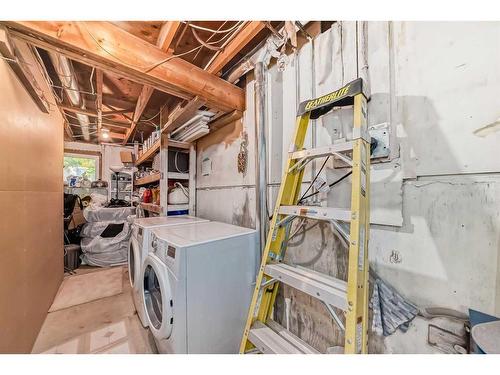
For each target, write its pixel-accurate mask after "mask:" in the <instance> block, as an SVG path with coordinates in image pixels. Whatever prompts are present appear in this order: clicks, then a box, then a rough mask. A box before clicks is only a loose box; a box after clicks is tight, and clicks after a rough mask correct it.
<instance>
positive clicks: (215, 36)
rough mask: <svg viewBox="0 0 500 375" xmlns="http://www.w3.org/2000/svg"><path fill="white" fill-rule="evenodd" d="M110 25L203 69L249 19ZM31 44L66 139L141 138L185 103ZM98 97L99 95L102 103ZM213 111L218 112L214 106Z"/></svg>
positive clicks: (259, 37)
mask: <svg viewBox="0 0 500 375" xmlns="http://www.w3.org/2000/svg"><path fill="white" fill-rule="evenodd" d="M112 24H113V25H115V26H118V27H119V28H120V29H122V30H124V31H126V32H127V33H129V34H130V38H140V39H141V40H143V41H146V42H148V43H149V44H151V45H154V46H156V47H159V48H161V49H163V50H164V51H166V52H167V53H168V54H171V55H172V56H174V57H175V56H178V57H175V58H180V59H183V60H185V61H187V62H189V63H191V64H193V65H196V66H197V67H199V68H202V69H206V68H207V67H208V66H209V65H210V64H211V63H212V62H213V60H214V58H215V57H217V56H218V55H219V54H220V53H222V52H223V47H224V46H226V45H227V44H228V43H229V42H230V41H231V40H233V39H234V38H235V37H236V36H237V35H238V33H239V32H241V30H242V29H244V28H245V27H247V26H249V24H250V22H246V21H189V22H187V21H167V22H165V21H147V22H142V21H117V22H112ZM280 24H282V22H280V21H277V22H269V23H264V22H263V23H262V26H261V27H259V29H258V32H256V33H255V35H254V36H253V37H252V39H251V40H250V41H249V42H248V43H245V44H244V45H242V46H241V49H240V50H239V52H238V53H236V54H235V55H234V56H233V57H232V59H230V60H229V61H228V62H226V64H225V65H224V66H221V67H220V69H217V70H216V71H214V72H211V73H213V74H216V75H219V76H220V75H221V73H223V72H224V71H227V70H229V69H230V68H231V67H232V65H233V64H235V63H236V62H238V61H240V60H241V58H242V57H244V56H245V54H246V53H247V52H248V51H251V50H252V49H253V48H255V47H256V46H257V45H258V44H259V43H261V42H262V41H263V40H264V39H265V38H266V37H267V36H269V35H270V33H271V30H270V28H269V27H266V26H265V25H269V26H271V27H278V26H280ZM169 33H170V35H168V34H169ZM169 38H170V39H169ZM165 44H168V45H165ZM34 48H36V52H37V53H38V56H39V57H40V60H41V62H42V63H43V65H44V67H45V69H46V72H47V78H48V79H47V80H48V81H49V84H50V85H51V86H52V88H53V90H54V93H55V97H56V99H57V101H58V103H57V104H58V105H59V108H60V109H61V111H62V113H63V114H64V117H65V119H66V121H67V130H66V138H67V139H68V140H75V141H80V142H89V143H99V141H103V142H104V141H107V142H109V141H111V142H114V143H122V144H131V143H134V142H141V141H142V140H143V139H145V138H147V137H148V136H149V135H150V134H151V132H152V131H154V130H155V129H156V128H159V127H160V126H161V125H164V124H165V122H166V121H167V118H168V114H169V113H171V112H172V110H173V109H174V108H175V107H176V106H179V104H180V103H183V102H185V101H184V99H182V98H179V97H177V96H174V95H170V94H167V93H165V92H162V91H159V90H152V93H149V95H148V93H147V92H143V91H147V88H146V89H145V86H144V85H142V84H140V83H137V82H134V81H132V80H130V79H127V78H124V77H121V76H120V75H119V74H117V73H116V72H113V73H112V72H109V71H106V70H100V69H96V68H94V67H92V66H90V65H87V64H84V63H82V62H79V61H75V60H72V59H69V58H66V57H61V56H58V54H57V53H56V52H53V51H52V52H50V51H47V50H45V49H44V48H41V47H34ZM209 71H210V70H209ZM241 84H242V82H241V83H240V85H241ZM141 95H142V99H141V100H144V99H143V98H144V97H146V104H145V106H144V108H143V109H142V111H141V109H139V111H140V112H139V115H138V116H137V115H136V113H135V112H136V111H137V110H138V108H139V107H140V105H138V101H139V99H140V98H141ZM99 97H101V98H102V99H101V103H100V102H99ZM204 108H205V107H204ZM207 109H211V108H210V107H207ZM99 111H101V124H100V126H101V128H102V129H108V130H109V135H110V139H108V140H103V139H102V137H100V134H101V133H100V132H99V131H98V123H99V121H98V117H99ZM215 112H216V113H219V114H220V113H221V112H220V111H216V110H215ZM136 116H137V117H138V118H137V121H136V123H135V126H133V128H134V129H133V131H130V129H131V127H132V124H133V122H134V118H135V117H136ZM128 133H130V134H128Z"/></svg>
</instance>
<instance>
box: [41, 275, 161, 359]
mask: <svg viewBox="0 0 500 375" xmlns="http://www.w3.org/2000/svg"><path fill="white" fill-rule="evenodd" d="M99 270H102V269H101V268H93V267H82V268H79V269H78V270H76V273H77V274H84V273H88V272H96V271H99ZM156 352H157V350H156V346H155V344H154V340H153V337H152V335H151V333H150V331H149V330H148V329H144V328H143V327H142V325H141V323H140V321H139V318H138V317H137V314H136V310H135V307H134V302H133V300H132V293H131V288H130V283H129V278H128V270H127V269H126V268H125V267H123V292H122V293H120V294H117V295H114V296H111V297H106V298H102V299H99V300H95V301H92V302H88V303H84V304H81V305H77V306H73V307H69V308H67V309H63V310H59V311H54V312H52V313H49V314H48V315H47V318H46V319H45V322H44V323H43V326H42V329H41V330H40V333H39V335H38V338H37V340H36V342H35V345H34V347H33V350H32V353H65V354H88V353H120V354H128V353H139V354H151V353H156Z"/></svg>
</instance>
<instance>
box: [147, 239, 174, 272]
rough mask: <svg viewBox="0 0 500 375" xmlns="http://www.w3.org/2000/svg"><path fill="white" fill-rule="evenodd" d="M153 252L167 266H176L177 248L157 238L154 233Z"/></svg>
mask: <svg viewBox="0 0 500 375" xmlns="http://www.w3.org/2000/svg"><path fill="white" fill-rule="evenodd" d="M151 251H152V252H153V254H155V255H156V256H157V257H158V258H160V259H161V260H162V261H163V262H164V263H166V264H167V265H171V266H173V265H174V263H175V253H176V248H175V247H174V246H172V245H170V244H169V243H168V242H166V241H163V240H161V239H159V238H158V237H156V235H155V234H154V233H152V235H151Z"/></svg>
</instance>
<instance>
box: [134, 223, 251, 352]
mask: <svg viewBox="0 0 500 375" xmlns="http://www.w3.org/2000/svg"><path fill="white" fill-rule="evenodd" d="M152 238H153V239H152V243H153V244H152V248H151V252H150V253H149V255H148V257H147V258H146V261H145V262H144V267H143V279H144V282H142V283H141V285H142V287H143V298H144V303H145V306H146V316H147V318H148V321H149V328H150V330H151V332H152V334H153V336H154V338H155V341H156V344H157V348H158V350H159V352H160V353H174V354H187V353H238V350H239V345H240V340H241V337H242V335H243V329H244V327H245V322H246V318H247V313H248V307H249V305H250V301H251V298H252V291H253V286H252V283H253V282H254V281H255V275H256V270H257V265H258V262H257V260H258V258H259V251H258V248H257V234H256V231H255V230H253V229H247V228H242V227H237V226H234V225H230V224H224V223H219V222H214V221H211V222H207V223H195V224H189V225H183V226H181V227H174V228H171V227H163V228H157V229H154V230H153V234H152Z"/></svg>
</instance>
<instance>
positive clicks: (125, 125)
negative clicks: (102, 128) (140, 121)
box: [102, 119, 130, 130]
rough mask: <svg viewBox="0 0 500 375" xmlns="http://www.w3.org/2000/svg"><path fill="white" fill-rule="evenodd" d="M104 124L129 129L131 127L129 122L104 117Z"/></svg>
mask: <svg viewBox="0 0 500 375" xmlns="http://www.w3.org/2000/svg"><path fill="white" fill-rule="evenodd" d="M102 124H103V125H107V126H113V127H115V128H121V129H127V130H128V129H130V123H129V122H120V121H113V120H107V119H103V120H102Z"/></svg>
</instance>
